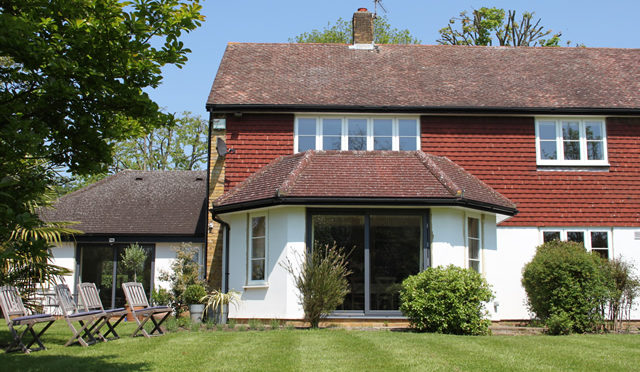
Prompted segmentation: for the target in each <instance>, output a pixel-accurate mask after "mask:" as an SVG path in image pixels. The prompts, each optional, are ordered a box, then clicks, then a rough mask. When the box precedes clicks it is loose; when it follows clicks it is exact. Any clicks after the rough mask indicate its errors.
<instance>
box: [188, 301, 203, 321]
mask: <svg viewBox="0 0 640 372" xmlns="http://www.w3.org/2000/svg"><path fill="white" fill-rule="evenodd" d="M203 311H204V305H202V304H193V305H189V314H191V321H192V322H193V323H202V312H203Z"/></svg>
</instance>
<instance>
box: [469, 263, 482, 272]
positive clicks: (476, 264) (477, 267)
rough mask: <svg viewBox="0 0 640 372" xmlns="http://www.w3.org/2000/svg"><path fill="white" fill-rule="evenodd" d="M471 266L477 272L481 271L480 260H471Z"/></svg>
mask: <svg viewBox="0 0 640 372" xmlns="http://www.w3.org/2000/svg"><path fill="white" fill-rule="evenodd" d="M469 267H470V268H472V269H473V270H475V271H476V272H478V273H479V272H480V261H471V260H470V261H469Z"/></svg>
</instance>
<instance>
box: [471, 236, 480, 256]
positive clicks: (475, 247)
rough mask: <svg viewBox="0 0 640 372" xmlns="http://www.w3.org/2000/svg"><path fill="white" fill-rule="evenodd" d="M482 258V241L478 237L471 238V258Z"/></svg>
mask: <svg viewBox="0 0 640 372" xmlns="http://www.w3.org/2000/svg"><path fill="white" fill-rule="evenodd" d="M479 258H480V241H479V240H477V239H469V259H472V260H477V259H479Z"/></svg>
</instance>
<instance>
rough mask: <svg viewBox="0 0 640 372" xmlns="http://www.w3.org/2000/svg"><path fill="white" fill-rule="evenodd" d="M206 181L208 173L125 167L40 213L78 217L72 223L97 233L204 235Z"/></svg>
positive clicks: (60, 217)
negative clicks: (135, 169) (136, 169)
mask: <svg viewBox="0 0 640 372" xmlns="http://www.w3.org/2000/svg"><path fill="white" fill-rule="evenodd" d="M206 179H207V172H206V171H134V170H125V171H122V172H120V173H117V174H114V175H112V176H109V177H107V178H105V179H103V180H101V181H98V182H96V183H94V184H92V185H89V186H87V187H84V188H82V189H80V190H77V191H74V192H72V193H70V194H67V195H65V196H63V197H61V198H60V199H59V200H58V201H57V203H56V204H55V205H54V209H48V210H45V211H42V212H41V216H42V217H43V218H44V219H45V220H47V221H78V222H80V224H78V225H73V226H71V227H72V228H74V229H78V230H81V231H83V232H84V233H85V234H92V235H103V234H111V235H143V236H149V235H159V236H194V237H202V238H204V234H205V225H206V194H207V181H206ZM194 241H195V240H194Z"/></svg>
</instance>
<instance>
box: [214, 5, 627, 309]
mask: <svg viewBox="0 0 640 372" xmlns="http://www.w3.org/2000/svg"><path fill="white" fill-rule="evenodd" d="M353 21H354V29H355V30H356V32H355V35H354V42H353V44H352V45H343V44H263V43H230V44H229V45H228V46H227V49H226V52H225V54H224V57H223V59H222V62H221V64H220V67H219V69H218V72H217V75H216V78H215V81H214V83H213V86H212V89H211V93H210V95H209V97H208V101H207V104H206V107H207V110H208V111H209V112H210V115H211V130H210V133H211V141H210V143H211V156H210V162H209V175H210V178H209V208H210V211H211V214H210V215H209V216H208V222H209V223H210V224H211V226H212V227H213V228H211V229H210V231H209V234H208V235H207V247H208V248H207V252H208V255H207V272H208V277H209V280H210V282H211V284H212V285H214V286H217V287H221V288H223V289H234V290H236V291H240V292H241V293H242V297H241V298H242V301H241V303H240V305H239V306H238V307H237V308H233V307H232V308H231V309H230V314H229V316H230V317H231V318H278V319H299V318H300V317H301V316H302V310H301V307H300V305H299V303H298V298H297V292H296V290H295V287H294V284H293V281H292V279H291V277H290V275H288V273H287V271H286V270H285V269H284V268H283V263H284V262H287V261H288V260H289V261H295V260H296V259H297V258H299V257H300V256H301V255H302V254H303V252H304V251H305V249H307V247H311V246H312V245H313V244H314V243H315V242H316V241H317V242H319V243H321V244H326V243H331V242H333V241H335V242H336V243H337V244H338V245H341V246H344V247H348V248H353V249H354V251H353V253H352V255H351V257H350V267H351V269H352V271H353V275H352V276H351V277H350V283H351V288H352V293H351V294H350V295H349V296H348V297H347V299H346V301H345V303H344V304H343V306H342V307H341V308H340V309H339V310H337V311H336V312H335V313H334V317H339V318H348V317H356V318H362V317H364V318H385V319H389V318H394V317H398V316H400V313H399V312H398V298H397V288H398V284H399V283H400V282H401V281H402V279H404V278H405V277H406V276H408V275H410V274H413V273H416V272H418V271H420V270H422V269H424V268H425V267H429V266H438V265H448V264H455V265H458V266H462V267H470V268H473V269H475V270H477V271H479V272H480V273H482V275H483V276H484V277H486V279H487V280H488V282H489V283H490V284H491V285H492V286H493V290H494V292H495V294H496V299H495V300H494V301H493V302H491V303H490V304H488V306H487V308H488V310H489V312H490V316H491V318H492V319H494V320H507V319H524V318H529V314H528V312H527V309H526V295H525V292H524V290H523V288H522V286H521V284H520V280H521V271H522V268H523V266H524V264H525V263H526V262H528V261H529V260H530V259H531V258H532V256H533V254H534V253H535V247H536V246H538V245H539V244H541V243H542V242H544V241H546V240H549V239H555V238H559V239H563V240H573V241H580V242H582V243H584V245H585V247H586V249H588V250H590V251H595V252H598V253H600V254H602V255H603V256H605V257H609V258H611V257H618V256H623V257H624V258H625V259H627V260H630V261H633V262H635V263H636V264H640V49H609V48H525V47H522V48H511V47H473V46H443V45H437V46H430V45H374V44H373V43H372V40H373V38H372V15H371V13H369V12H367V11H366V10H359V11H358V12H356V13H355V14H354V18H353ZM218 140H223V141H225V142H226V147H227V148H232V149H233V150H235V152H234V153H226V152H224V151H221V152H220V154H218V155H216V154H217V153H216V148H217V147H216V146H217V143H218V142H219V141H218ZM638 315H639V314H638V313H634V315H633V317H634V318H638Z"/></svg>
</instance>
